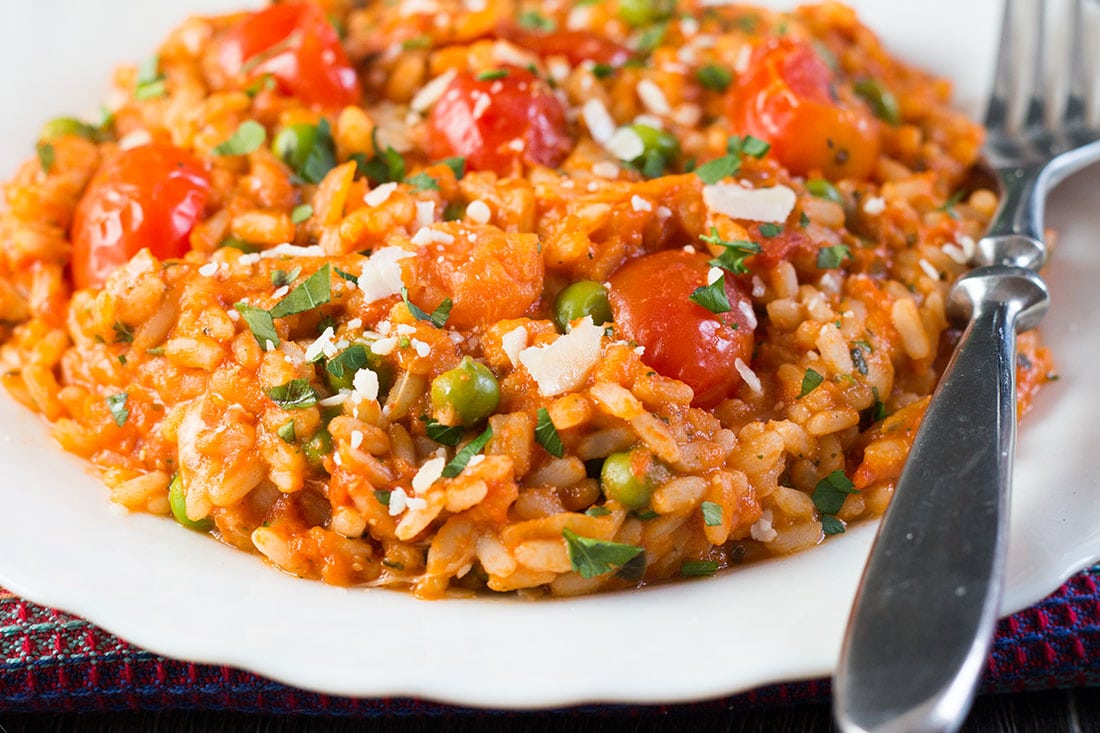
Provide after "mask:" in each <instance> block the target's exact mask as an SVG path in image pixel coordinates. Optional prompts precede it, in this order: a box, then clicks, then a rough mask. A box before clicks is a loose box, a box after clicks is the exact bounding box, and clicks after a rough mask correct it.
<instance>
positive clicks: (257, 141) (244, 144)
mask: <svg viewBox="0 0 1100 733" xmlns="http://www.w3.org/2000/svg"><path fill="white" fill-rule="evenodd" d="M266 139H267V130H266V129H264V126H263V125H261V124H260V123H259V122H256V121H255V120H245V121H244V122H242V123H241V124H240V125H238V126H237V129H236V130H235V131H234V132H233V134H232V135H230V136H229V138H228V139H227V140H225V141H224V142H222V143H221V144H220V145H218V146H216V147H215V148H214V150H213V153H214V155H248V154H249V153H251V152H252V151H254V150H256V149H258V148H259V147H260V146H261V145H263V144H264V140H266Z"/></svg>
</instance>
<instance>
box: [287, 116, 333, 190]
mask: <svg viewBox="0 0 1100 733" xmlns="http://www.w3.org/2000/svg"><path fill="white" fill-rule="evenodd" d="M335 167H336V142H335V141H334V140H333V139H332V128H331V127H330V126H329V123H328V120H326V119H325V118H323V117H322V118H321V121H320V122H318V123H317V134H316V135H315V136H314V138H313V144H312V145H311V146H310V147H309V152H308V153H306V156H305V159H304V160H303V162H302V166H301V167H300V168H298V170H296V171H295V172H296V173H297V174H298V175H299V176H301V178H302V180H304V181H305V182H306V183H320V182H321V181H322V180H323V179H324V177H325V176H326V175H328V172H329V171H330V170H332V169H333V168H335Z"/></svg>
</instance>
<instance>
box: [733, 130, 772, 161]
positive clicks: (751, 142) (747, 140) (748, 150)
mask: <svg viewBox="0 0 1100 733" xmlns="http://www.w3.org/2000/svg"><path fill="white" fill-rule="evenodd" d="M735 141H736V142H735ZM726 147H727V148H728V149H729V151H730V152H731V153H732V152H733V151H734V149H737V150H739V151H740V152H741V153H742V154H744V155H747V156H749V157H750V158H756V159H760V158H763V157H764V156H765V155H767V154H768V151H769V150H771V149H772V146H771V144H770V143H766V142H764V141H763V140H761V139H760V138H758V137H753V136H752V135H745V137H743V138H739V137H737V136H736V135H734V136H733V137H731V138H730V140H729V143H727V145H726Z"/></svg>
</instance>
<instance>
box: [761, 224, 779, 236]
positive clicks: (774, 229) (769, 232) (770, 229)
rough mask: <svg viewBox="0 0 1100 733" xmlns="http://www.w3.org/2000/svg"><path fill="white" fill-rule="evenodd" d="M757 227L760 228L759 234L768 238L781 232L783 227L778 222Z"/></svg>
mask: <svg viewBox="0 0 1100 733" xmlns="http://www.w3.org/2000/svg"><path fill="white" fill-rule="evenodd" d="M757 228H758V229H759V230H760V236H761V237H767V238H768V239H771V238H772V237H775V236H778V235H780V234H782V233H783V227H781V226H780V225H778V224H761V225H760V226H759V227H757Z"/></svg>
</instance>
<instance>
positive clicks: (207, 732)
mask: <svg viewBox="0 0 1100 733" xmlns="http://www.w3.org/2000/svg"><path fill="white" fill-rule="evenodd" d="M435 730H446V731H448V732H451V731H453V732H455V733H485V732H489V731H504V730H523V731H561V730H567V731H578V732H585V731H592V732H593V733H595V732H596V731H599V732H600V733H605V732H606V731H611V732H614V731H636V732H637V733H643V732H644V731H656V730H684V731H693V732H694V731H699V732H700V733H708V732H709V731H716V732H717V731H722V732H723V733H828V732H829V731H832V730H834V728H833V724H832V719H831V717H830V714H829V708H828V706H827V705H799V706H793V707H789V708H784V709H768V710H749V711H740V712H736V713H734V712H723V711H717V712H707V713H681V714H677V713H675V712H672V713H667V714H652V715H636V714H634V713H627V712H623V713H615V714H611V715H593V714H587V715H577V714H571V713H567V712H566V713H560V712H559V713H496V714H490V715H488V716H486V717H475V716H473V715H466V716H460V717H457V718H445V719H444V718H433V717H413V716H409V717H402V718H389V719H385V720H370V719H367V720H348V719H340V718H324V717H292V716H265V715H239V714H227V713H208V712H194V711H191V712H188V711H172V712H149V713H114V714H89V715H5V714H4V713H2V712H0V733H62V732H65V733H67V732H68V731H95V732H97V733H107V732H110V733H138V732H140V733H185V732H187V733H192V732H193V733H227V732H229V731H244V732H246V733H322V732H323V733H350V732H351V731H380V732H382V733H389V732H390V731H392V732H393V733H398V732H400V733H419V732H420V731H435ZM962 730H963V733H1062V732H1063V731H1064V732H1065V733H1100V689H1080V690H1055V691H1050V692H1031V693H1019V694H1002V695H986V696H982V697H979V698H978V700H977V702H976V703H975V705H974V709H973V711H971V714H970V718H969V719H968V720H967V722H966V725H965V726H964V727H963V729H962Z"/></svg>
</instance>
